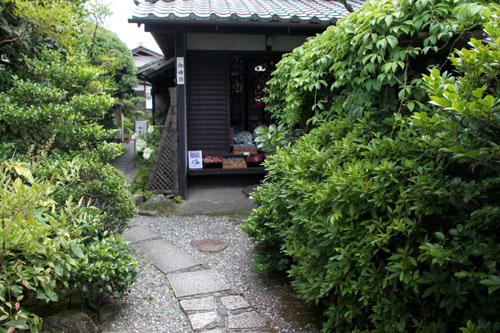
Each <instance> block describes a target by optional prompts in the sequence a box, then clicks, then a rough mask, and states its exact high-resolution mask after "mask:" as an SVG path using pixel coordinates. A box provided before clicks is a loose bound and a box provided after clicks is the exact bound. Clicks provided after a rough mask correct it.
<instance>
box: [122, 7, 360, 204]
mask: <svg viewBox="0 0 500 333" xmlns="http://www.w3.org/2000/svg"><path fill="white" fill-rule="evenodd" d="M135 2H136V4H137V7H136V9H135V11H134V14H133V17H132V18H131V19H129V22H131V23H137V24H144V25H145V30H146V31H148V32H150V33H151V34H152V35H153V37H154V38H155V40H156V42H157V43H158V45H159V46H160V48H161V49H162V51H163V54H164V55H165V59H163V60H161V61H159V62H156V63H155V64H152V65H151V66H148V67H147V68H143V69H142V71H141V72H140V78H141V79H144V80H148V81H149V82H151V83H152V84H153V103H154V107H153V108H154V110H153V112H154V116H155V119H157V120H156V121H157V122H158V121H159V122H161V123H164V124H165V128H164V133H163V135H162V141H161V143H160V147H159V149H158V151H157V156H158V157H157V161H156V163H155V165H154V166H153V168H152V171H151V174H150V179H149V184H148V186H149V187H150V188H151V189H153V190H163V191H165V192H175V193H179V194H181V195H182V196H183V197H186V193H187V192H186V188H187V177H188V176H191V175H214V174H238V173H239V174H251V173H263V172H264V170H263V168H262V167H259V166H258V165H259V161H260V160H261V159H262V156H261V155H255V154H256V153H258V152H256V151H255V148H254V146H252V142H251V140H252V138H251V136H250V135H251V134H252V133H253V131H254V129H255V128H256V127H258V126H266V125H268V124H269V121H270V119H269V115H268V114H267V113H266V112H265V110H264V105H263V104H262V102H261V101H260V98H261V97H262V96H263V89H264V85H265V82H266V81H267V80H268V79H269V77H270V74H271V72H272V71H273V69H274V67H275V64H276V63H277V62H278V61H279V60H280V58H281V56H282V55H283V54H284V53H286V52H289V51H291V50H292V49H293V48H295V47H297V46H299V45H301V44H302V43H303V42H304V41H305V40H306V38H307V37H309V36H314V35H315V34H317V33H320V32H322V31H324V30H325V29H326V28H327V27H328V26H330V25H333V24H335V22H336V21H337V20H338V19H340V18H342V17H343V16H345V15H347V14H348V12H349V11H348V9H347V8H349V10H356V9H358V8H360V7H361V6H362V5H363V3H364V0H349V1H347V3H346V4H343V3H342V2H343V1H329V0H147V1H137V0H136V1H135ZM192 151H194V152H195V153H194V154H193V157H196V155H197V154H198V153H199V151H201V155H202V156H201V157H202V158H203V159H204V160H205V162H206V163H204V165H203V166H204V167H203V168H201V169H200V168H195V167H196V165H194V164H193V165H192V168H190V167H189V162H190V159H189V154H188V152H192ZM241 153H243V154H244V156H245V157H246V161H245V160H244V159H242V158H241V156H242V155H239V154H241ZM238 156H239V158H238ZM222 159H223V160H224V162H223V163H222V162H220V160H222ZM242 161H243V162H242ZM191 162H196V158H193V159H191ZM198 162H200V161H199V160H198ZM198 166H200V167H201V166H202V164H201V163H198Z"/></svg>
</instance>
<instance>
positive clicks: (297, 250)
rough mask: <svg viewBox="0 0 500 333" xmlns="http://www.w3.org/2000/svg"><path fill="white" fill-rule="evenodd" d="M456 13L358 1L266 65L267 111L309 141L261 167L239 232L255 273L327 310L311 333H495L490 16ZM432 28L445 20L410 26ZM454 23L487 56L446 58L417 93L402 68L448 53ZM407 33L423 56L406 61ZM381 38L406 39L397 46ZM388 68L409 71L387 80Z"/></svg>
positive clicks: (468, 8)
mask: <svg viewBox="0 0 500 333" xmlns="http://www.w3.org/2000/svg"><path fill="white" fill-rule="evenodd" d="M460 4H463V3H462V2H460V3H458V4H457V3H456V2H453V3H452V2H449V1H414V2H413V1H400V2H398V3H396V2H383V3H381V4H379V5H378V6H376V3H375V2H371V3H369V4H368V5H366V6H365V7H364V10H362V11H360V12H359V13H356V14H354V15H351V16H350V17H348V18H347V19H346V20H344V21H343V22H341V23H339V25H338V27H337V28H330V29H329V31H327V32H326V33H325V34H324V35H322V36H320V37H318V38H317V39H312V40H310V41H309V42H308V43H307V44H306V45H305V46H304V47H303V48H302V49H299V50H295V51H294V53H293V54H292V55H291V56H289V57H290V58H293V61H292V60H290V58H289V59H286V60H285V62H284V63H283V64H278V66H277V67H278V70H277V72H276V73H275V77H274V79H273V80H274V81H273V82H272V83H271V85H270V88H269V89H270V90H269V101H274V103H272V106H271V109H272V110H273V111H274V113H275V115H277V117H278V119H280V124H281V125H283V126H286V127H288V130H290V129H293V126H295V125H300V124H301V123H302V124H307V125H308V126H309V133H308V134H306V135H305V136H304V137H302V138H300V139H298V140H297V141H295V142H294V143H293V144H292V143H291V144H289V145H286V146H284V147H279V146H278V147H277V149H276V153H275V154H274V155H272V156H271V158H270V159H269V160H268V161H267V162H266V167H267V170H268V175H267V179H266V182H265V183H264V184H263V185H262V186H261V187H259V188H258V190H257V191H256V192H255V193H254V194H253V199H254V200H255V201H256V203H257V204H258V208H257V209H255V210H254V211H253V213H252V215H251V216H250V218H249V220H248V224H246V225H245V226H243V229H244V230H245V231H246V232H247V233H248V234H249V236H250V238H251V239H252V240H253V241H254V242H256V243H257V245H258V250H259V251H258V253H257V255H256V256H255V259H256V262H257V264H258V267H259V268H263V269H279V270H285V271H287V272H288V274H289V276H290V278H291V280H292V285H293V286H294V287H295V289H296V290H297V293H298V295H299V296H300V297H301V298H302V299H304V300H306V301H308V302H314V303H321V304H322V305H323V306H324V307H325V315H326V321H325V323H324V327H323V330H324V331H339V332H342V331H375V332H394V331H418V332H428V331H439V332H445V331H446V332H447V331H458V330H459V329H460V330H462V331H465V332H480V331H481V332H483V331H484V332H489V331H490V332H493V331H498V330H499V329H500V322H499V321H498V318H497V313H498V310H499V306H498V304H500V294H499V290H498V289H499V288H500V284H499V283H500V277H499V276H500V274H499V271H498V258H499V257H500V246H499V245H498V244H499V239H498V237H499V236H498V235H500V230H499V226H498V223H497V221H498V219H499V217H500V216H499V214H500V195H499V193H498V190H497V189H498V184H499V182H500V176H499V170H500V169H499V165H500V164H499V163H498V162H499V159H498V156H499V150H498V149H499V148H498V144H499V143H498V142H497V141H498V138H499V137H500V133H499V128H500V121H499V120H500V108H499V105H500V100H499V98H498V96H499V92H500V85H499V82H498V78H499V77H500V76H499V74H500V68H499V66H498V63H499V59H500V56H499V42H500V40H499V36H500V34H499V32H500V30H499V29H498V16H499V15H500V11H494V12H495V15H493V14H491V13H490V12H489V10H488V9H486V8H485V7H482V6H478V5H477V4H472V5H465V6H459V5H460ZM493 8H494V7H493ZM430 13H433V15H443V16H442V17H441V19H439V20H438V21H434V20H433V19H434V18H437V16H432V15H431V16H432V17H429V19H428V20H422V17H426V15H430ZM387 17H391V18H387ZM410 17H411V20H410ZM464 17H469V18H471V19H470V20H465V21H467V22H466V23H465V25H466V26H468V27H469V28H470V27H474V25H475V24H476V23H477V22H479V21H487V20H490V21H491V22H492V23H491V25H489V26H488V25H486V27H487V31H488V34H489V37H490V40H489V44H488V45H482V44H481V42H478V41H474V40H472V44H471V45H470V48H471V49H470V50H466V49H463V50H461V51H459V52H458V53H457V54H456V56H455V57H454V58H452V60H451V63H452V64H454V65H455V66H456V69H457V70H458V73H457V74H455V75H454V76H455V77H454V76H452V75H451V74H447V73H443V74H441V73H440V71H437V70H433V71H432V72H431V74H430V75H428V76H425V80H422V79H421V78H418V77H417V76H418V75H419V72H418V70H417V68H415V67H414V66H415V63H413V62H412V61H411V60H409V59H410V58H414V59H421V58H422V57H424V53H423V52H424V51H423V50H424V48H425V47H427V46H431V48H430V49H428V51H429V52H431V51H432V44H434V45H437V44H439V43H437V42H438V41H439V40H441V38H442V41H443V42H445V41H446V40H455V41H456V43H459V42H460V38H462V37H460V36H463V34H467V33H466V32H464V31H462V32H460V31H461V29H464V28H466V26H462V25H460V20H461V19H462V20H463V19H464ZM465 21H464V22H465ZM368 22H370V24H368ZM419 22H420V23H419ZM474 22H476V23H474ZM419 24H420V25H421V26H420V28H416V26H415V25H419ZM404 26H407V29H406V30H408V29H409V30H410V31H413V32H411V33H410V32H407V31H406V30H405V29H403V28H402V27H404ZM433 26H435V27H438V28H432V27H433ZM396 27H398V28H397V29H396ZM446 27H450V28H453V29H456V30H453V29H452V30H446V29H445V28H446ZM423 28H425V30H424V29H423ZM401 29H403V30H401ZM412 29H415V30H412ZM418 30H423V31H420V32H421V34H420V35H424V36H426V40H428V41H427V42H425V41H424V42H423V43H424V45H421V44H410V45H408V44H405V45H404V47H403V46H402V44H403V43H402V41H404V40H405V36H407V35H408V34H409V35H410V37H412V36H415V41H416V42H417V41H418V38H416V37H417V36H419V35H417V32H418ZM476 30H477V27H474V31H476ZM387 31H403V32H404V33H402V34H401V35H398V36H397V37H398V38H397V39H396V41H395V43H394V41H393V40H392V39H390V38H387V37H382V38H381V37H380V36H386V35H385V33H386V32H387ZM443 31H445V32H446V33H445V34H442V35H440V34H441V32H443ZM478 31H480V30H478ZM422 32H425V33H422ZM427 33H429V34H427ZM365 35H366V36H368V37H367V38H368V39H369V40H370V39H371V38H374V40H375V42H373V43H371V42H368V41H365V42H363V38H364V36H365ZM372 36H374V37H372ZM433 36H434V38H432V37H433ZM457 36H459V37H458V39H457ZM407 38H408V37H406V39H407ZM382 40H386V42H385V44H386V45H385V47H382V46H383V44H384V43H383V42H382ZM377 43H378V50H377V52H379V53H380V56H381V57H382V60H381V61H380V62H378V60H374V61H375V63H374V67H372V66H369V64H370V61H371V60H370V59H372V58H373V57H370V56H369V54H368V53H367V52H368V50H369V48H370V45H371V47H372V48H373V50H375V47H376V45H377ZM425 44H427V45H425ZM443 45H446V44H441V45H440V48H441V49H445V47H444V46H443ZM398 47H399V49H397V50H396V48H398ZM380 48H382V49H383V50H381V49H380ZM415 49H418V50H415ZM325 50H326V51H325ZM373 50H372V52H373ZM377 52H374V53H377ZM411 52H416V53H415V54H414V56H411ZM396 53H397V54H402V53H403V54H405V56H404V57H403V59H406V60H408V62H404V66H403V68H401V69H397V68H398V67H396V69H397V70H396V71H394V72H393V71H392V67H391V66H386V64H388V63H390V60H389V58H390V57H394V56H395V54H396ZM297 55H302V56H303V59H301V58H300V57H298V56H297ZM376 56H377V55H375V58H376ZM433 56H434V57H436V58H438V56H439V54H438V53H435V54H434V55H433ZM312 59H313V60H314V59H315V60H314V61H313V60H312ZM367 59H368V60H367ZM429 59H430V58H429ZM365 60H366V61H365ZM325 61H326V64H325ZM443 63H444V60H443ZM291 64H294V66H295V68H296V69H292V67H291ZM367 64H368V66H365V65H367ZM427 65H428V64H427V63H426V65H425V67H427ZM363 66H365V67H368V68H366V69H364V68H363ZM396 66H399V65H396ZM280 68H281V69H280ZM287 68H288V69H289V71H288V72H287V71H286V70H285V69H287ZM321 68H323V69H321ZM424 70H425V68H422V69H421V71H424ZM411 71H413V73H412V74H411V75H410V72H411ZM311 73H313V74H314V75H316V74H318V73H320V74H318V75H321V79H322V80H325V83H326V82H327V81H328V84H326V86H325V84H323V83H321V82H320V81H314V80H312V79H311V80H309V81H308V80H307V76H308V75H311ZM373 73H375V74H374V75H372V74H373ZM440 74H441V75H440ZM401 75H402V76H401ZM405 78H408V80H406V79H405ZM393 79H394V82H392V80H393ZM301 80H302V81H301ZM376 81H378V83H377V82H376ZM315 82H320V83H319V84H318V86H317V87H316V84H315ZM370 82H371V83H370ZM391 82H392V83H391ZM379 85H380V86H379ZM309 87H312V88H311V89H309ZM407 87H408V88H409V89H408V90H407V89H406V88H407ZM363 89H364V90H363ZM381 92H383V93H381ZM426 93H428V94H429V95H430V99H431V101H432V102H433V103H434V105H435V106H436V107H433V106H432V105H426V104H425V102H426V101H428V99H429V95H427V94H426ZM349 94H354V96H349ZM315 96H316V98H317V99H316V101H315V100H314V99H315ZM410 96H411V97H410ZM355 99H359V101H356V100H355ZM320 101H323V102H320ZM308 103H309V104H308ZM318 104H323V109H321V107H320V106H318ZM314 106H315V107H314ZM313 107H314V108H313ZM273 108H276V109H273ZM309 108H310V109H309ZM320 109H321V110H320ZM411 111H417V112H415V113H414V114H412V113H411ZM308 119H309V120H308ZM463 326H465V327H463Z"/></svg>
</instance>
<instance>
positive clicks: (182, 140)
mask: <svg viewBox="0 0 500 333" xmlns="http://www.w3.org/2000/svg"><path fill="white" fill-rule="evenodd" d="M175 56H176V57H177V58H179V57H183V58H185V56H186V44H185V34H184V33H183V32H177V34H176V36H175ZM187 65H189V64H187V61H186V59H184V68H183V72H184V78H186V77H187V75H186V71H187V70H189V68H188V66H187ZM177 70H178V68H177V66H176V72H177ZM176 84H177V117H178V123H177V126H178V130H179V131H178V133H179V140H178V143H179V146H178V148H179V194H180V195H181V197H182V198H183V199H187V107H186V95H187V94H186V83H183V84H179V82H177V83H176Z"/></svg>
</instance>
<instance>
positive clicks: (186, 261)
mask: <svg viewBox="0 0 500 333" xmlns="http://www.w3.org/2000/svg"><path fill="white" fill-rule="evenodd" d="M132 247H133V248H135V249H137V250H138V251H139V252H141V253H142V254H143V255H144V256H146V258H148V259H149V260H151V262H152V263H153V264H154V265H155V266H156V267H158V268H159V269H160V270H161V271H162V272H164V273H170V272H173V271H177V270H179V269H184V268H189V267H193V266H196V265H199V262H197V261H196V260H194V259H193V258H192V257H191V256H190V255H188V254H187V253H186V252H184V251H183V250H181V249H179V248H177V247H175V246H173V245H172V244H171V243H169V242H167V241H166V240H164V239H159V240H152V241H149V242H144V243H139V244H132Z"/></svg>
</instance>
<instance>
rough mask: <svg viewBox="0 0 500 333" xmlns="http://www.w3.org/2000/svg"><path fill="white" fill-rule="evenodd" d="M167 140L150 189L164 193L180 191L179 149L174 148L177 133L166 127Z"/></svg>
mask: <svg viewBox="0 0 500 333" xmlns="http://www.w3.org/2000/svg"><path fill="white" fill-rule="evenodd" d="M164 130H165V131H166V132H167V133H166V135H165V142H164V144H163V146H162V147H161V150H160V154H159V155H157V162H158V164H157V167H156V170H155V171H156V172H155V173H154V174H153V175H152V179H151V183H150V184H149V187H148V190H151V191H160V192H164V193H178V182H177V179H178V175H177V149H173V148H174V146H176V145H175V144H174V142H175V141H176V140H177V133H176V132H175V131H174V130H172V129H168V128H167V129H164Z"/></svg>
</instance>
